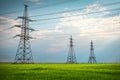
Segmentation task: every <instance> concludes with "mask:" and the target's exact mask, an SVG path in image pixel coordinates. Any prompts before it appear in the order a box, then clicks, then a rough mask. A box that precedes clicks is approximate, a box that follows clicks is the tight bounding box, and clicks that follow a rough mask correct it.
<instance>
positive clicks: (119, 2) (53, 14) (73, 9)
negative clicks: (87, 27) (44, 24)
mask: <svg viewBox="0 0 120 80" xmlns="http://www.w3.org/2000/svg"><path fill="white" fill-rule="evenodd" d="M115 4H120V2H115V3H109V4H103V5H102V6H110V5H115ZM84 9H85V8H80V9H72V10H65V11H59V12H52V13H47V14H40V15H33V16H30V17H37V16H46V15H54V14H61V13H65V12H73V11H79V10H84Z"/></svg>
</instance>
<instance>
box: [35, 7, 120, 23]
mask: <svg viewBox="0 0 120 80" xmlns="http://www.w3.org/2000/svg"><path fill="white" fill-rule="evenodd" d="M116 10H120V8H115V9H110V10H103V11H98V12H90V13H85V14H77V15H70V16H66V17H53V18H43V19H38V20H36V21H46V20H53V19H59V18H67V17H73V16H81V15H88V14H94V13H101V12H105V11H116ZM34 22H35V21H34Z"/></svg>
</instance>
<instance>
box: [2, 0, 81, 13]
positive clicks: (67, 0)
mask: <svg viewBox="0 0 120 80" xmlns="http://www.w3.org/2000/svg"><path fill="white" fill-rule="evenodd" d="M72 1H79V0H65V1H61V2H56V3H53V4H49V5H44V6H41V7H31V8H30V9H31V10H35V9H41V8H47V7H51V6H55V5H60V4H65V3H68V2H72ZM21 11H22V10H15V11H10V12H6V13H1V14H0V15H6V14H12V13H18V12H21Z"/></svg>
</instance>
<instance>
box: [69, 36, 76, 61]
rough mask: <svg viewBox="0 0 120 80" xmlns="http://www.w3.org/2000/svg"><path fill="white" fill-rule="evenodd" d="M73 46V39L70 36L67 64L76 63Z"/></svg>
mask: <svg viewBox="0 0 120 80" xmlns="http://www.w3.org/2000/svg"><path fill="white" fill-rule="evenodd" d="M73 46H74V45H73V39H72V36H71V37H70V47H69V52H68V57H67V63H76V62H77V61H76V57H75V52H74V48H73Z"/></svg>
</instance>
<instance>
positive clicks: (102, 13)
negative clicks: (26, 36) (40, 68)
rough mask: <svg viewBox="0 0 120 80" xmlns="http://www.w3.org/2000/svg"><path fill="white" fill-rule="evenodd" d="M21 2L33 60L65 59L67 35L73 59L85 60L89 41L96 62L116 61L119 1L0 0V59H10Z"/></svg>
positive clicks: (118, 59) (118, 53)
mask: <svg viewBox="0 0 120 80" xmlns="http://www.w3.org/2000/svg"><path fill="white" fill-rule="evenodd" d="M24 4H27V5H28V6H29V7H28V15H29V18H31V19H32V20H35V21H33V22H30V23H29V24H30V27H32V28H34V29H35V30H36V31H33V32H31V33H30V35H31V36H32V37H35V38H36V39H33V40H31V47H32V55H33V58H34V62H66V61H67V59H66V58H67V55H68V50H69V38H70V36H71V35H72V36H73V42H74V50H75V55H76V58H77V62H80V63H87V62H88V58H89V53H90V41H91V40H93V42H94V49H95V50H94V52H95V56H96V60H97V62H100V63H101V62H120V42H119V41H120V0H0V61H1V62H13V61H14V58H15V55H16V51H17V47H18V44H19V37H15V38H14V36H15V35H18V34H20V29H19V28H16V27H13V26H14V25H21V20H19V19H17V17H18V16H22V15H23V10H24Z"/></svg>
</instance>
